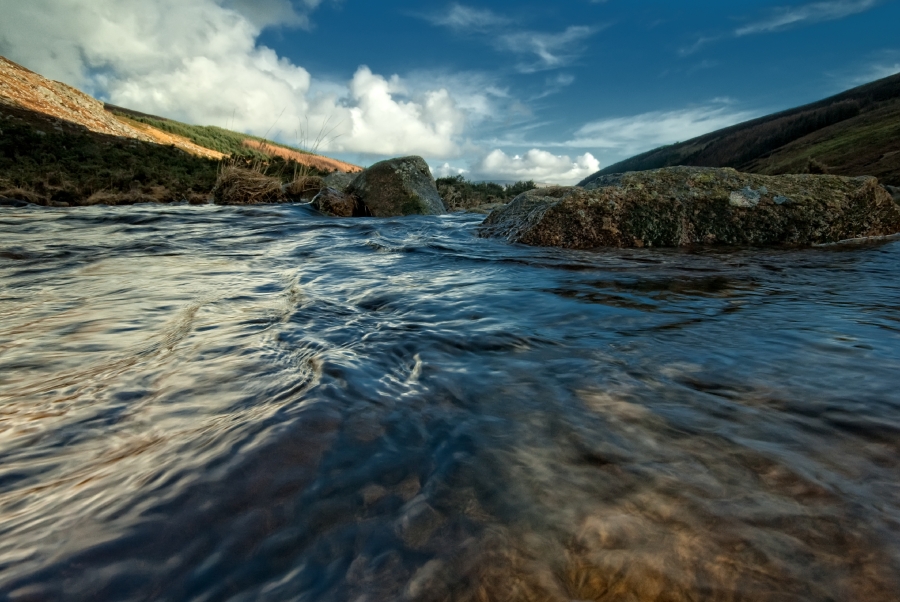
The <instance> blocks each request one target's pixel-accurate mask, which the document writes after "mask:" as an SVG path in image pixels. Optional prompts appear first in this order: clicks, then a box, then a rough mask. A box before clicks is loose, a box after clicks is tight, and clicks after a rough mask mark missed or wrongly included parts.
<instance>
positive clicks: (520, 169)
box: [0, 0, 900, 184]
mask: <svg viewBox="0 0 900 602" xmlns="http://www.w3.org/2000/svg"><path fill="white" fill-rule="evenodd" d="M898 24H900V0H820V1H814V2H808V1H802V0H799V1H789V0H774V1H772V0H755V1H750V0H730V1H729V2H721V1H715V2H714V1H707V0H698V1H693V2H692V1H680V2H675V1H672V0H667V1H662V0H628V1H626V0H557V1H556V2H552V3H551V2H546V1H545V2H530V1H527V0H526V1H521V0H520V1H515V2H514V1H511V0H509V1H507V0H483V1H475V0H472V1H467V2H421V1H416V2H413V1H407V0H396V1H390V0H384V1H378V2H374V1H372V0H369V1H366V2H363V1H362V0H27V1H25V0H0V55H3V56H6V57H7V58H9V59H11V60H13V61H15V62H18V63H20V64H22V65H24V66H26V67H28V68H30V69H32V70H34V71H36V72H38V73H41V74H42V75H45V76H47V77H50V78H52V79H56V80H59V81H62V82H65V83H68V84H70V85H72V86H75V87H76V88H79V89H81V90H83V91H85V92H87V93H89V94H92V95H94V96H96V97H98V98H101V99H102V100H105V101H107V102H111V103H113V104H117V105H121V106H125V107H129V108H132V109H135V110H139V111H144V112H147V113H152V114H157V115H163V116H166V117H170V118H173V119H178V120H181V121H185V122H188V123H194V124H201V125H218V126H222V127H228V128H231V129H236V130H240V131H244V132H248V133H253V134H256V135H267V136H268V137H270V138H275V139H278V140H279V141H281V142H284V143H288V144H292V145H299V146H303V147H305V148H308V149H312V150H316V151H317V152H320V153H322V154H327V155H329V156H333V157H336V158H339V159H342V160H345V161H349V162H352V163H356V164H358V165H362V166H367V165H371V164H372V163H374V162H376V161H379V160H381V159H384V158H388V157H395V156H404V155H413V154H415V155H421V156H423V157H424V158H425V159H426V161H427V162H428V164H429V165H430V166H431V168H432V172H433V173H434V174H435V176H446V175H456V174H463V175H464V176H465V177H467V178H469V179H472V180H494V181H516V180H528V179H531V180H535V181H537V182H548V183H559V184H573V183H575V182H577V181H579V180H581V179H582V178H584V177H586V176H588V175H590V174H592V173H594V172H595V171H597V170H598V169H601V168H602V167H605V166H608V165H611V164H612V163H615V162H617V161H619V160H622V159H625V158H628V157H630V156H632V155H634V154H636V153H639V152H643V151H646V150H650V149H652V148H656V147H658V146H661V145H664V144H671V143H674V142H678V141H681V140H687V139H690V138H692V137H694V136H698V135H701V134H704V133H706V132H710V131H714V130H716V129H719V128H722V127H725V126H728V125H732V124H735V123H739V122H741V121H746V120H747V119H750V118H753V117H757V116H761V115H765V114H768V113H772V112H775V111H778V110H782V109H787V108H791V107H794V106H798V105H802V104H805V103H808V102H814V101H816V100H819V99H822V98H825V97H827V96H830V95H832V94H836V93H838V92H841V91H843V90H845V89H848V88H851V87H854V86H857V85H860V84H863V83H866V82H868V81H873V80H875V79H879V78H881V77H886V76H888V75H891V74H894V73H897V72H900V35H898V32H900V25H898Z"/></svg>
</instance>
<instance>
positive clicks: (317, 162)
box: [0, 57, 361, 172]
mask: <svg viewBox="0 0 900 602" xmlns="http://www.w3.org/2000/svg"><path fill="white" fill-rule="evenodd" d="M3 107H5V108H7V109H19V110H20V111H27V112H32V113H34V114H35V116H36V118H37V119H38V120H39V119H40V117H39V116H41V115H43V116H45V117H46V118H47V119H49V120H52V125H53V127H54V129H56V130H57V131H61V129H60V128H62V122H65V123H67V124H74V125H76V126H81V127H83V128H84V129H86V130H88V131H89V132H92V133H94V134H103V135H109V136H117V137H120V138H127V139H131V140H138V141H141V142H149V143H155V144H161V145H164V146H174V147H176V148H178V149H180V150H182V151H184V152H186V153H189V154H191V155H194V156H197V157H203V158H206V159H216V160H219V159H223V158H225V157H227V156H230V155H238V156H246V157H254V158H266V157H280V158H282V159H285V160H292V161H295V162H297V163H299V164H301V165H308V166H310V167H314V168H316V169H319V170H323V171H347V172H354V171H361V168H360V167H357V166H355V165H351V164H349V163H345V162H343V161H338V160H336V159H331V158H330V157H323V156H320V155H315V154H313V153H309V152H306V151H301V150H299V149H295V148H290V147H287V146H284V145H281V144H277V143H275V142H272V141H271V140H265V139H263V138H258V137H256V136H249V135H247V134H241V133H239V132H232V131H229V130H226V129H224V128H218V127H214V126H193V125H188V124H184V123H179V122H177V121H174V120H171V119H167V118H165V117H157V116H155V115H147V114H144V113H140V112H137V111H132V110H130V109H126V108H123V107H116V106H112V105H106V104H104V103H102V102H100V101H99V100H96V99H94V98H92V97H90V96H88V95H87V94H85V93H83V92H80V91H79V90H76V89H75V88H72V87H71V86H68V85H66V84H63V83H60V82H56V81H52V80H49V79H47V78H45V77H43V76H41V75H39V74H37V73H34V72H33V71H30V70H28V69H26V68H25V67H22V66H21V65H18V64H16V63H14V62H12V61H10V60H8V59H6V58H3V57H0V108H3Z"/></svg>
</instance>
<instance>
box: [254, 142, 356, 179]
mask: <svg viewBox="0 0 900 602" xmlns="http://www.w3.org/2000/svg"><path fill="white" fill-rule="evenodd" d="M244 145H245V146H246V147H247V148H252V149H254V150H258V151H259V152H261V153H265V154H267V155H270V156H274V157H280V158H282V159H284V160H286V161H296V162H297V163H299V164H300V165H308V166H310V167H314V168H316V169H320V170H322V171H343V172H345V173H357V172H360V171H362V170H363V168H362V167H359V166H358V165H353V164H351V163H345V162H343V161H338V160H337V159H331V158H329V157H322V156H320V155H312V154H307V153H299V152H297V151H293V150H290V149H288V148H284V147H282V146H273V145H271V144H266V143H264V142H259V141H257V140H244Z"/></svg>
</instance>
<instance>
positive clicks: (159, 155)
mask: <svg viewBox="0 0 900 602" xmlns="http://www.w3.org/2000/svg"><path fill="white" fill-rule="evenodd" d="M251 160H252V159H251V158H250V157H248V156H246V155H245V156H244V157H243V158H238V159H235V160H233V161H232V162H233V163H235V164H237V165H241V164H245V163H247V162H250V161H251ZM254 163H255V164H256V165H257V166H258V167H259V168H264V170H265V172H266V173H268V174H270V175H271V176H272V177H273V178H276V179H278V180H280V181H282V182H284V183H288V182H290V181H292V180H293V178H294V175H295V174H296V173H297V172H298V171H303V173H309V174H312V175H317V174H321V173H322V172H320V171H319V170H316V169H314V168H303V169H300V168H298V166H297V164H295V163H293V162H289V161H285V160H284V159H281V158H278V157H275V158H266V161H265V162H262V161H258V160H257V161H254ZM221 165H222V164H221V162H219V161H216V160H212V159H206V158H203V157H198V156H195V155H192V154H190V153H186V152H184V151H182V150H180V149H178V148H176V147H174V146H163V145H160V144H154V143H150V142H143V141H139V140H135V139H132V138H124V137H121V136H111V135H107V134H99V133H96V132H90V131H88V130H86V129H85V128H84V127H82V126H80V125H78V124H72V123H68V122H64V121H60V120H57V119H54V118H52V117H48V116H47V115H44V114H42V113H37V112H34V111H28V110H24V109H16V108H12V107H6V106H3V107H0V197H6V198H12V199H19V200H26V201H30V202H32V203H36V204H39V205H63V206H65V205H93V204H99V203H103V204H109V205H116V204H131V203H141V202H161V203H167V202H174V201H181V200H188V201H191V202H207V200H208V199H209V198H210V195H211V193H212V190H213V187H214V186H215V184H216V179H217V176H218V174H219V171H220V169H221Z"/></svg>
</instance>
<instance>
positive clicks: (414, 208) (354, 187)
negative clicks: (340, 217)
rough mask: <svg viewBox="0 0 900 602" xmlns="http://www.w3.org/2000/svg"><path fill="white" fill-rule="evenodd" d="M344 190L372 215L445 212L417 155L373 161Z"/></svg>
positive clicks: (428, 173)
mask: <svg viewBox="0 0 900 602" xmlns="http://www.w3.org/2000/svg"><path fill="white" fill-rule="evenodd" d="M346 192H347V193H348V194H351V195H353V196H355V197H357V198H358V199H359V200H360V201H362V203H363V204H364V205H365V206H366V207H367V208H368V210H369V212H371V214H372V215H373V216H375V217H393V216H398V215H414V214H418V215H439V214H441V213H445V212H446V209H445V208H444V203H443V201H442V200H441V196H440V195H439V194H438V191H437V187H436V186H435V182H434V178H433V177H432V175H431V171H430V170H429V169H428V164H427V163H425V160H424V159H422V158H421V157H401V158H397V159H389V160H387V161H381V162H380V163H376V164H375V165H373V166H371V167H370V168H368V169H367V170H365V171H364V172H362V173H361V174H359V175H358V176H356V178H355V179H354V180H353V181H352V182H351V183H350V185H349V186H348V187H347V189H346Z"/></svg>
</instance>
